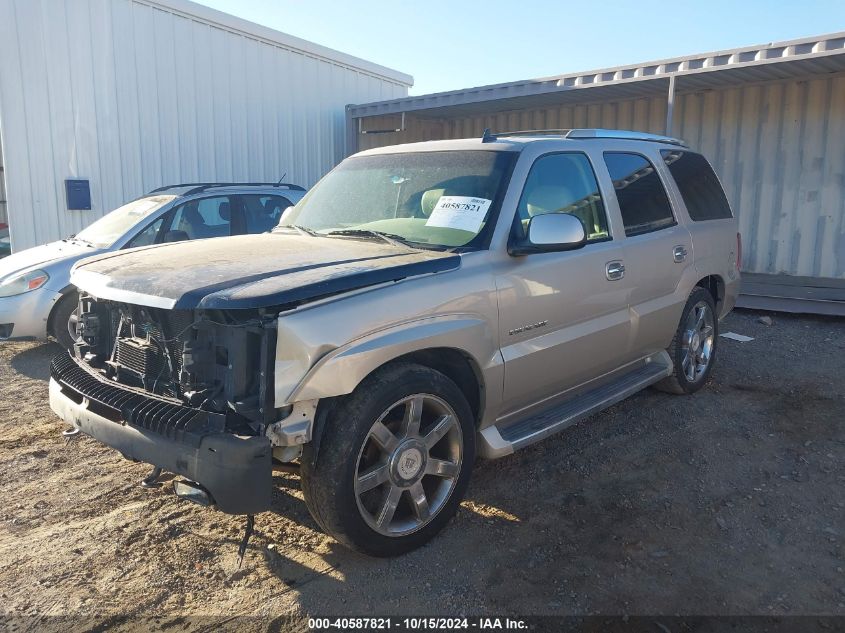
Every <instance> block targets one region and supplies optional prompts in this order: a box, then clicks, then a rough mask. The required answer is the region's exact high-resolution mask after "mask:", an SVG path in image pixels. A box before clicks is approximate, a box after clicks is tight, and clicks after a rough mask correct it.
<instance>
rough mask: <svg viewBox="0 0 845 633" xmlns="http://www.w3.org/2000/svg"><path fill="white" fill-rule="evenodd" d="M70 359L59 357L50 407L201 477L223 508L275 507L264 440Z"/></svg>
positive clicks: (94, 433)
mask: <svg viewBox="0 0 845 633" xmlns="http://www.w3.org/2000/svg"><path fill="white" fill-rule="evenodd" d="M65 358H66V360H65ZM65 358H62V357H58V358H57V359H56V361H54V363H53V366H52V367H51V374H52V377H51V379H50V407H51V408H52V409H53V411H54V412H55V413H56V414H57V415H58V416H59V417H60V418H62V419H63V420H65V421H66V422H68V423H70V424H72V425H73V426H74V427H76V428H78V429H79V430H81V431H82V432H83V433H85V434H86V435H90V436H91V437H93V438H94V439H96V440H98V441H100V442H102V443H103V444H106V445H107V446H110V447H112V448H114V449H116V450H118V451H120V452H121V453H123V454H124V455H126V456H127V457H130V458H132V459H136V460H139V461H143V462H147V463H150V464H153V465H154V466H159V467H161V468H163V469H164V470H167V471H169V472H172V473H176V474H179V475H182V476H184V477H187V478H188V479H190V480H192V481H195V482H197V483H198V484H200V485H201V486H202V487H203V488H204V489H205V490H207V491H208V494H209V496H210V498H211V501H212V502H213V503H214V505H215V506H216V507H217V508H218V509H219V510H221V511H223V512H226V513H229V514H256V513H258V512H263V511H264V510H267V509H268V508H269V507H270V501H271V492H272V450H271V447H270V441H269V440H268V439H267V438H266V437H255V436H239V435H233V434H232V433H227V432H225V431H221V430H219V429H218V428H215V426H216V424H215V423H214V422H215V421H214V420H208V419H207V418H206V416H204V415H192V414H195V413H196V412H197V410H196V409H191V408H189V407H183V406H180V405H178V404H173V403H170V402H166V401H164V400H161V399H157V398H151V397H147V396H143V395H140V394H138V393H137V392H135V391H132V390H128V389H123V388H121V387H120V386H118V385H116V384H114V383H111V382H109V381H106V380H105V379H100V378H98V377H97V376H95V375H94V374H92V373H91V372H89V371H88V370H86V369H84V368H82V367H80V366H79V364H78V363H77V362H76V361H75V360H73V359H71V358H70V357H65ZM67 361H69V362H67ZM92 381H93V382H92ZM199 413H201V414H205V413H206V412H199Z"/></svg>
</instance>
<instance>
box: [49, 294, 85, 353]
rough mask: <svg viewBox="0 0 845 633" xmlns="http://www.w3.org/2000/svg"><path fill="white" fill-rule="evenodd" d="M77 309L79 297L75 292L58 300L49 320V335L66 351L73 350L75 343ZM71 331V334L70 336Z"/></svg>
mask: <svg viewBox="0 0 845 633" xmlns="http://www.w3.org/2000/svg"><path fill="white" fill-rule="evenodd" d="M78 307H79V295H78V294H77V293H75V292H71V293H69V294H66V295H65V296H64V297H62V298H61V299H59V301H58V303H56V306H55V307H54V308H53V314H52V316H51V318H50V334H51V335H52V336H53V338H54V339H56V341H57V342H58V343H59V345H61V346H62V347H64V348H65V349H67V350H72V349H73V344H74V343H75V342H76V334H75V333H76V310H77V308H78ZM71 330H73V332H74V333H73V334H71Z"/></svg>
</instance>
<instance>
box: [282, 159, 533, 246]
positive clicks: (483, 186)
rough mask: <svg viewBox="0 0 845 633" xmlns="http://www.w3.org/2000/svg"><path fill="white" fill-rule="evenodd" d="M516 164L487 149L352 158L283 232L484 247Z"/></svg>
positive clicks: (290, 216)
mask: <svg viewBox="0 0 845 633" xmlns="http://www.w3.org/2000/svg"><path fill="white" fill-rule="evenodd" d="M515 158H516V153H513V152H501V151H482V150H467V151H454V150H453V151H441V152H409V153H401V154H379V155H374V156H357V157H354V158H350V159H347V160H345V161H344V162H343V163H341V164H340V165H338V167H337V168H335V169H334V170H332V171H331V172H329V174H328V175H327V176H326V177H325V178H323V179H322V180H321V181H320V182H319V183H317V184H316V185H315V186H314V188H313V189H311V191H309V192H308V194H307V195H306V196H305V197H304V198H303V199H302V200H301V201H300V202H299V204H297V205H296V206H295V207H294V208H293V209H292V210H290V211H288V212H287V213H286V214H285V215H284V216H283V217H282V219H281V222H280V227H282V228H284V227H297V228H299V229H304V230H307V231H310V232H313V233H319V234H323V235H332V234H335V235H343V234H346V235H353V234H362V233H367V232H371V233H373V232H378V233H382V234H385V235H387V236H389V237H392V238H398V239H401V240H402V241H404V242H408V243H411V244H415V245H420V246H425V245H432V246H434V247H444V248H453V247H462V246H470V247H475V246H481V244H482V242H483V241H484V239H485V237H486V235H487V234H489V233H490V231H491V230H492V224H493V223H494V220H495V214H496V213H497V212H498V211H497V209H498V204H499V203H500V200H499V198H500V196H501V195H502V194H503V192H504V189H505V187H506V185H507V180H508V175H509V174H510V169H511V166H512V165H513V161H514V160H515ZM485 229H486V230H485Z"/></svg>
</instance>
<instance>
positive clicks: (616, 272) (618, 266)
mask: <svg viewBox="0 0 845 633" xmlns="http://www.w3.org/2000/svg"><path fill="white" fill-rule="evenodd" d="M604 274H605V276H606V277H607V279H608V281H616V280H618V279H622V277H624V276H625V264H623V263H622V262H607V264H606V265H605V267H604Z"/></svg>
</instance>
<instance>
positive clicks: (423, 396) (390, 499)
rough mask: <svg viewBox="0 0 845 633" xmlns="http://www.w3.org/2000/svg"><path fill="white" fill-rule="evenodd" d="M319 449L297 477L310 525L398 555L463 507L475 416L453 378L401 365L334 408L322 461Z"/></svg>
mask: <svg viewBox="0 0 845 633" xmlns="http://www.w3.org/2000/svg"><path fill="white" fill-rule="evenodd" d="M313 450H314V449H313V444H307V445H306V446H305V449H304V454H303V456H302V457H303V459H302V469H301V477H302V490H303V493H304V495H305V501H306V504H307V505H308V510H309V511H310V512H311V515H312V516H313V517H314V520H315V521H316V522H317V523H318V524H319V525H320V527H321V528H323V530H324V531H326V532H327V533H329V534H330V535H331V536H333V537H334V538H336V539H337V540H338V541H340V542H341V543H343V544H344V545H346V546H347V547H350V548H351V549H354V550H357V551H359V552H363V553H365V554H369V555H371V556H396V555H398V554H403V553H405V552H408V551H410V550H412V549H416V548H417V547H420V546H421V545H423V544H424V543H426V542H427V541H429V540H430V539H431V538H433V537H434V536H435V535H436V534H437V533H438V532H439V531H440V530H442V529H443V527H445V525H446V523H448V521H449V520H450V519H451V518H452V516H453V515H454V514H455V512H456V511H457V508H458V504H459V503H460V501H461V499H462V498H463V495H464V493H465V492H466V488H467V485H468V484H469V479H470V471H471V470H472V464H473V461H474V459H475V425H474V418H473V415H472V410H471V409H470V406H469V403H468V402H467V399H466V397H465V396H464V394H463V393H462V392H461V390H460V389H459V388H458V387H457V385H456V384H455V383H454V382H452V381H451V380H450V379H449V378H447V377H446V376H444V375H443V374H441V373H440V372H437V371H435V370H433V369H430V368H428V367H424V366H421V365H416V364H411V363H397V364H393V365H388V366H386V367H385V368H383V369H381V370H379V371H377V372H375V373H373V374H372V375H371V376H369V377H368V378H366V379H365V380H364V381H363V382H362V383H361V384H360V385H359V386H358V388H357V389H356V390H355V391H354V392H353V393H352V394H351V395H350V396H348V397H346V398H344V399H343V400H342V401H340V402H339V403H338V404H337V406H336V407H334V408H333V410H332V411H331V412H330V413H329V415H328V416H327V418H326V427H325V429H324V430H323V433H322V436H321V444H320V448H319V453H318V454H317V458H316V461H315V460H314V455H313V452H312V451H313Z"/></svg>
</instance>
